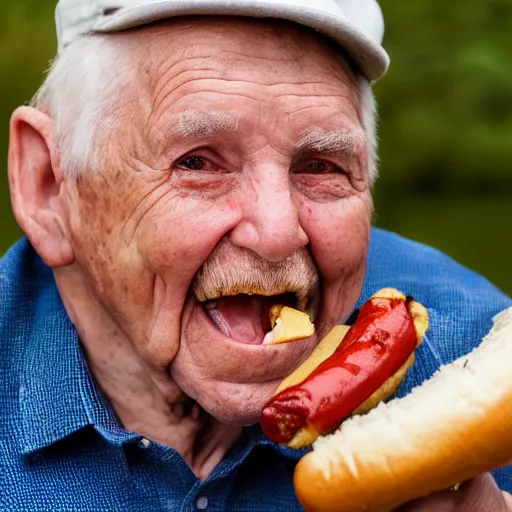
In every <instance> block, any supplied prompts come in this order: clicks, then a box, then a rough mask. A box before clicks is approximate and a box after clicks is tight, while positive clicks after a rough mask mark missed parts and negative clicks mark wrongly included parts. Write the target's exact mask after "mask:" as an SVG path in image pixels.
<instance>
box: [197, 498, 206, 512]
mask: <svg viewBox="0 0 512 512" xmlns="http://www.w3.org/2000/svg"><path fill="white" fill-rule="evenodd" d="M196 507H197V510H206V508H207V507H208V498H207V497H206V496H201V497H200V498H199V499H198V500H197V502H196Z"/></svg>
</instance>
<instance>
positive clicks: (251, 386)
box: [9, 18, 372, 478]
mask: <svg viewBox="0 0 512 512" xmlns="http://www.w3.org/2000/svg"><path fill="white" fill-rule="evenodd" d="M111 37H115V38H116V39H117V41H118V43H119V46H120V47H122V48H123V49H124V52H125V54H126V55H130V61H131V68H130V69H129V70H126V69H123V73H126V84H125V86H124V87H123V89H122V92H121V93H120V94H119V97H118V98H117V100H116V101H117V103H116V108H115V109H112V111H113V112H111V113H110V115H114V117H115V122H114V123H113V124H112V130H111V131H110V132H109V137H108V139H107V140H101V141H100V140H98V141H96V144H98V145H99V147H100V148H101V153H100V154H101V155H102V161H101V166H100V168H99V169H88V168H86V169H83V174H82V175H81V177H80V178H79V179H78V180H77V181H74V180H73V179H71V178H70V177H69V176H68V175H66V173H65V171H66V170H65V169H62V168H61V166H60V155H59V152H58V148H57V145H56V144H55V140H54V138H53V135H52V126H53V121H52V119H51V118H50V117H49V116H48V115H46V114H44V113H42V112H38V111H37V110H35V109H31V108H21V109H18V110H17V111H16V112H15V114H14V115H13V119H12V123H11V147H10V154H9V180H10V187H11V197H12V202H13V209H14V213H15V215H16V218H17V220H18V222H19V224H20V226H21V227H22V228H23V230H24V231H25V232H26V233H27V235H28V236H29V238H30V240H31V242H32V244H33V246H34V247H35V249H36V250H37V251H38V253H39V254H40V255H41V257H42V258H43V259H44V260H45V262H46V263H47V264H48V265H50V266H52V267H53V268H54V272H55V277H56V281H57V285H58V288H59V292H60V294H61V297H62V299H63V302H64V305H65V307H66V310H67V312H68V314H69V315H70V318H71V319H72V321H73V322H74V324H75V325H76V327H77V329H78V331H79V334H80V338H81V341H82V344H83V346H84V350H85V353H86V355H87V358H88V361H89V365H90V368H91V371H92V372H93V374H94V377H95V378H96V381H97V383H98V385H99V386H100V387H101V388H102V390H103V391H104V393H105V395H106V396H107V397H108V398H109V400H110V402H111V404H112V406H113V407H114V409H115V411H116V413H117V415H118V416H119V418H120V420H121V421H122V422H123V424H124V425H125V427H126V428H129V429H131V430H133V431H136V432H139V433H141V434H143V435H145V436H147V437H149V438H151V439H154V440H156V441H159V442H161V443H163V444H167V445H169V446H172V447H174V448H175V449H176V450H178V451H179V452H180V453H181V454H182V455H183V457H184V458H185V460H186V461H187V462H188V464H189V465H190V467H191V468H192V469H193V471H195V473H196V474H197V475H198V476H200V477H201V478H205V477H206V476H207V475H208V474H209V473H210V472H211V471H212V469H213V468H214V467H215V465H216V464H217V463H218V462H219V461H220V460H221V459H222V457H223V456H224V454H225V452H226V451H227V449H229V447H230V446H231V445H232V444H233V442H234V441H235V440H236V438H237V437H238V435H239V433H240V430H241V425H243V424H250V423H254V422H256V421H257V419H258V416H259V413H260V411H261V408H262V406H263V405H264V403H265V402H266V401H267V400H268V398H269V397H270V395H271V393H272V392H273V390H274V389H275V388H276V386H277V384H278V383H279V381H280V380H281V379H282V378H283V377H285V376H286V375H287V374H288V373H290V372H291V371H292V370H293V369H294V368H295V367H297V366H298V365H299V364H300V363H301V362H302V361H304V360H305V358H306V357H307V356H308V355H309V353H311V351H312V349H313V348H314V346H315V344H316V342H317V340H318V339H319V338H321V337H322V336H323V335H324V334H325V333H326V332H327V331H328V330H329V329H330V328H331V327H332V326H333V325H334V324H335V323H336V322H338V321H340V320H341V321H343V320H344V319H346V318H347V316H348V315H349V314H350V312H351V311H352V309H353V307H354V305H355V303H356V301H357V298H358V296H359V294H360V292H361V288H362V283H363V279H364V272H365V266H366V257H367V250H368V240H369V232H370V219H371V212H372V201H371V195H370V190H369V183H368V177H367V160H366V155H367V148H366V140H365V137H364V132H363V129H362V126H361V119H360V116H359V98H358V94H357V89H356V77H355V75H354V73H353V71H352V70H351V68H350V67H349V65H348V64H347V63H346V62H345V61H344V60H343V59H342V58H341V57H340V56H339V54H338V53H336V52H335V51H334V50H333V49H332V48H330V47H329V46H328V45H327V44H326V43H325V41H323V40H322V39H320V38H319V37H318V36H317V35H315V34H312V33H311V32H309V31H306V30H305V29H299V28H297V27H293V26H291V25H285V24H282V23H272V22H262V21H253V20H237V21H236V23H234V22H233V19H230V20H226V19H222V18H220V19H214V18H202V19H191V20H177V21H173V22H166V23H161V24H158V25H155V26H152V27H146V28H142V29H139V30H136V31H132V32H127V33H123V34H119V35H116V36H111ZM198 111H199V112H200V113H199V115H198V114H197V112H198ZM212 112H213V113H214V114H215V116H216V117H215V119H213V120H212V117H211V114H212ZM194 116H195V117H194ZM205 118H206V119H207V121H208V122H207V123H206V124H205V122H204V119H205ZM198 119H199V121H198ZM198 126H199V127H198ZM212 127H213V128H214V129H213V128H212ZM312 129H313V130H316V132H315V133H316V134H317V135H318V134H329V133H334V132H336V133H338V134H339V133H340V132H342V133H347V134H349V135H350V137H349V138H350V144H348V145H340V144H338V146H339V147H338V150H336V151H334V150H332V149H331V150H330V152H327V153H326V152H325V151H321V148H320V146H322V144H320V143H317V144H316V145H313V146H311V145H309V146H308V145H307V144H304V141H305V140H307V137H306V136H305V135H306V133H307V132H308V130H309V133H311V130H312ZM324 149H325V148H324ZM190 157H192V159H191V158H190ZM221 242H222V246H223V247H225V248H226V251H225V252H224V253H223V255H224V258H225V261H228V262H229V264H231V265H233V266H234V267H236V265H237V259H238V258H241V257H242V256H243V254H244V253H246V252H250V253H251V254H253V255H256V256H257V257H258V258H260V259H261V260H265V261H270V262H280V261H283V260H285V259H286V258H288V257H290V255H291V254H294V253H296V252H297V251H299V252H300V253H301V254H302V255H303V257H304V258H310V259H311V261H312V262H313V263H314V265H315V267H316V269H317V272H318V275H319V276H320V280H321V308H320V311H319V316H318V318H317V322H316V324H317V333H316V335H315V336H313V337H312V338H310V339H306V340H302V341H298V342H294V343H289V344H285V345H279V346H271V347H266V346H261V345H246V344H243V343H239V342H235V341H233V340H232V339H229V338H227V337H226V336H224V335H223V334H222V333H221V332H220V331H219V330H218V329H217V328H216V327H215V326H214V325H213V323H212V322H211V321H210V320H209V319H208V318H207V316H206V315H205V313H204V310H203V308H202V307H201V306H200V305H199V304H198V302H197V300H196V298H195V297H194V294H193V293H192V289H191V284H192V282H193V279H194V276H195V275H196V274H197V272H198V271H199V269H200V268H201V266H202V265H203V264H204V262H205V261H206V260H207V259H208V258H209V257H210V256H211V255H212V254H213V253H214V251H215V250H216V248H218V247H219V244H221Z"/></svg>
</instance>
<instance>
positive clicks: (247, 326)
mask: <svg viewBox="0 0 512 512" xmlns="http://www.w3.org/2000/svg"><path fill="white" fill-rule="evenodd" d="M196 298H197V299H198V301H199V302H200V303H201V305H202V306H203V309H204V311H205V312H206V314H207V315H208V316H209V318H210V319H211V321H212V323H213V324H214V325H215V326H216V327H217V329H219V330H220V331H221V332H222V334H224V335H225V336H227V337H229V338H231V339H233V340H235V341H237V342H239V343H246V344H252V345H261V344H262V343H263V341H264V339H265V335H266V334H267V333H268V332H269V331H271V329H272V325H271V322H270V310H271V308H272V307H273V306H275V305H283V306H289V307H291V308H294V309H298V310H299V311H303V312H306V313H307V314H308V316H309V318H310V320H311V321H312V322H313V323H314V321H315V317H316V314H317V310H318V302H319V293H318V289H315V290H314V291H312V292H311V293H310V294H309V296H308V297H298V296H297V295H296V294H295V293H292V292H284V293H276V294H271V292H270V293H269V295H263V294H251V293H237V294H235V295H227V296H221V295H220V294H219V296H218V297H214V298H209V299H207V300H200V299H201V298H202V297H198V296H197V294H196Z"/></svg>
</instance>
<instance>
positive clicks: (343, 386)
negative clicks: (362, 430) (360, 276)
mask: <svg viewBox="0 0 512 512" xmlns="http://www.w3.org/2000/svg"><path fill="white" fill-rule="evenodd" d="M407 302H408V301H407ZM416 343H417V336H416V331H415V328H414V324H413V319H412V317H411V315H410V313H409V311H408V309H407V303H406V301H404V300H402V299H389V298H378V297H376V298H372V299H370V300H369V301H368V302H366V303H365V304H364V305H363V306H362V307H361V309H360V312H359V316H358V318H357V320H356V322H355V323H354V325H353V326H352V327H351V328H350V330H349V331H348V333H347V335H346V337H345V339H344V340H343V342H342V343H341V345H340V346H339V347H338V348H337V350H336V351H335V352H334V354H333V355H332V356H331V357H329V358H328V359H326V360H325V361H324V362H323V363H321V364H320V365H319V366H318V367H317V368H316V369H315V370H314V371H313V372H312V373H311V375H309V376H308V377H307V378H306V379H305V380H304V381H303V382H301V383H300V384H297V385H295V386H292V387H290V388H288V389H285V390H283V391H282V392H281V393H279V394H278V395H276V396H275V397H273V398H272V399H271V400H270V401H269V402H268V403H267V405H266V406H265V408H264V409H263V412H262V416H261V426H262V428H263V431H264V433H265V435H266V436H267V437H268V438H269V439H270V440H271V441H274V442H276V443H279V444H284V443H288V442H289V441H290V440H291V439H292V438H293V437H294V436H295V434H296V433H297V432H298V431H299V430H300V429H301V428H303V427H306V426H307V425H311V426H313V427H314V428H315V429H316V430H317V431H318V432H320V434H321V435H324V434H328V433H330V432H332V431H334V430H335V429H336V428H337V427H338V425H339V424H340V423H341V422H342V421H343V420H345V419H346V418H347V417H349V416H350V415H351V414H352V412H353V411H354V410H355V409H356V408H357V407H358V406H359V405H361V404H362V403H363V402H364V401H365V400H366V399H367V398H368V397H369V396H371V395H372V393H373V392H375V391H376V390H377V389H379V388H380V387H381V386H382V385H383V384H384V382H386V380H387V379H388V378H389V377H391V376H392V375H394V374H395V373H396V372H397V371H398V370H399V369H400V367H401V366H402V365H403V364H404V363H405V361H406V360H407V358H408V357H409V356H410V355H411V353H412V352H413V351H414V349H415V348H416Z"/></svg>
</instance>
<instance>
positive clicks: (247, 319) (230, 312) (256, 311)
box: [207, 295, 275, 345]
mask: <svg viewBox="0 0 512 512" xmlns="http://www.w3.org/2000/svg"><path fill="white" fill-rule="evenodd" d="M274 301H275V299H274ZM270 302H271V297H268V298H267V297H262V296H261V295H236V296H234V297H223V298H221V299H218V300H216V301H215V303H216V306H215V307H214V308H211V307H208V308H207V309H208V312H209V313H210V316H211V318H212V319H213V321H214V322H215V323H216V324H217V326H218V327H219V329H220V330H221V331H222V332H223V333H224V334H226V335H227V336H229V337H231V338H233V339H234V340H236V341H239V342H240V343H249V344H253V345H257V344H261V343H263V338H264V336H265V333H266V332H267V331H269V330H270V321H269V318H268V312H269V308H270V306H271V303H270Z"/></svg>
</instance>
